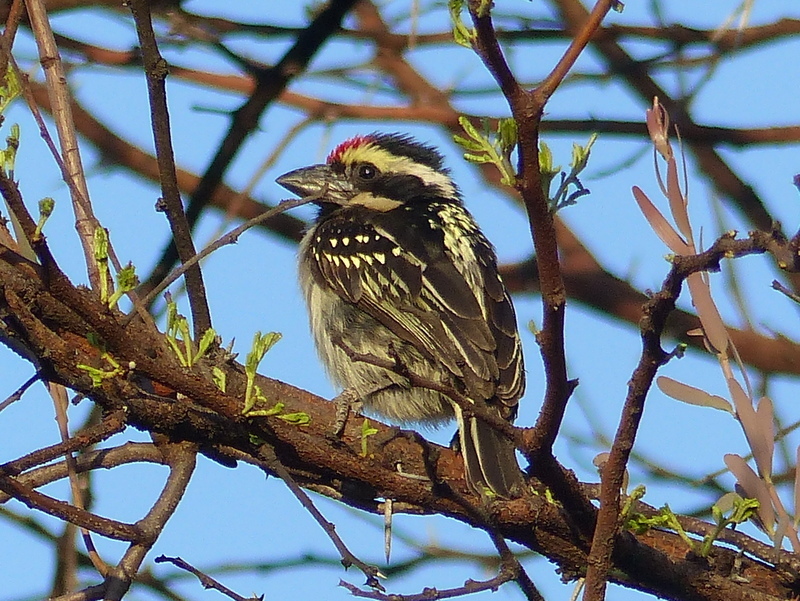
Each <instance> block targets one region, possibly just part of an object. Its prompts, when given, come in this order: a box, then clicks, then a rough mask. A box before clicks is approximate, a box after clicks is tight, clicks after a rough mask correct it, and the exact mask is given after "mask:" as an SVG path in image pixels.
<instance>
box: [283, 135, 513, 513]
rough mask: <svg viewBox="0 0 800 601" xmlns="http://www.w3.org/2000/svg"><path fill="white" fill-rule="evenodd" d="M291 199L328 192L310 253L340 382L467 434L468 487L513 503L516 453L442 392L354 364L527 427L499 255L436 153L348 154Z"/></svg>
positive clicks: (401, 148)
mask: <svg viewBox="0 0 800 601" xmlns="http://www.w3.org/2000/svg"><path fill="white" fill-rule="evenodd" d="M279 182H280V183H281V184H282V185H284V186H285V187H287V188H288V189H289V190H291V191H293V192H295V193H298V194H301V195H307V194H311V193H317V194H320V199H319V201H317V202H318V204H319V205H320V207H321V209H320V215H319V217H318V219H317V221H316V222H315V224H314V225H313V226H312V227H311V229H310V230H309V231H308V233H307V234H306V236H305V237H304V239H303V241H302V243H301V245H300V261H299V272H300V282H301V287H302V289H303V294H304V296H305V298H306V301H307V303H308V307H309V315H310V321H311V330H312V332H313V335H314V339H315V342H316V345H317V349H318V351H319V354H320V357H321V358H322V361H323V363H324V364H325V365H326V367H327V369H328V372H329V373H330V375H331V377H332V379H333V380H334V381H335V382H336V383H337V384H338V385H340V386H342V387H344V388H346V389H353V390H354V391H355V392H356V393H357V396H358V397H359V398H360V399H361V400H362V401H363V402H364V405H365V407H366V408H367V409H368V410H370V411H372V412H374V413H376V414H378V415H381V416H385V417H387V418H389V419H390V420H393V421H396V422H400V423H420V422H421V423H429V424H438V423H441V422H443V421H447V420H449V419H452V418H453V417H454V416H455V417H456V419H457V420H458V422H459V431H460V440H461V447H462V452H463V453H464V459H465V466H466V472H467V480H468V481H469V482H470V484H471V485H472V486H473V488H474V489H475V490H477V491H478V492H482V489H489V490H491V491H493V492H494V493H495V494H497V495H500V496H505V497H507V496H510V495H511V494H512V492H513V489H514V488H515V487H518V486H519V485H521V483H522V478H521V473H520V471H519V467H518V466H517V463H516V458H515V454H514V449H513V446H512V445H511V443H510V442H509V441H507V440H506V439H504V438H503V437H502V436H500V435H499V434H498V433H497V432H495V431H494V430H493V429H492V428H491V427H489V426H488V425H486V424H484V423H483V422H481V421H479V420H476V419H475V418H468V419H464V418H463V416H462V415H461V411H460V409H459V408H458V406H457V405H455V404H454V403H453V402H452V401H451V400H450V399H448V398H447V397H446V396H444V395H442V394H441V393H438V392H435V391H431V390H428V389H424V388H417V387H412V386H411V385H410V383H409V382H408V380H407V379H406V378H405V377H403V376H402V375H400V374H398V373H395V372H393V371H390V370H386V369H383V368H380V367H377V366H374V365H371V364H369V363H365V362H354V361H352V360H351V359H350V358H349V357H348V355H347V354H346V353H345V351H344V350H343V349H342V348H341V345H345V346H346V347H347V348H349V349H352V350H353V351H355V352H357V353H371V354H373V355H376V356H378V357H382V358H387V359H388V358H394V357H396V358H398V359H399V360H400V361H401V362H402V364H403V366H404V367H405V368H406V369H408V370H409V371H410V372H412V373H415V374H418V375H419V376H422V377H424V378H427V379H431V380H435V381H439V382H443V383H445V384H447V385H450V386H453V387H454V388H455V389H457V390H458V391H459V392H460V393H461V394H463V395H465V396H466V397H467V398H469V399H470V400H471V401H473V402H476V403H485V405H486V406H487V407H489V408H491V409H492V410H494V411H497V412H498V414H499V415H501V416H503V417H504V418H505V419H508V420H513V418H514V416H515V415H516V408H517V402H518V400H519V398H520V397H521V396H522V394H523V392H524V388H525V372H524V366H523V359H522V351H521V347H520V341H519V335H518V333H517V326H516V319H515V315H514V309H513V306H512V304H511V300H510V298H509V296H508V293H507V292H506V290H505V287H504V286H503V283H502V281H501V279H500V276H499V275H498V272H497V259H496V256H495V253H494V249H493V248H492V246H491V244H490V243H489V242H488V240H487V239H486V238H485V237H484V236H483V234H482V233H481V231H480V229H479V228H478V226H477V224H476V223H475V221H474V219H473V218H472V216H471V215H470V214H469V213H468V212H467V210H466V209H465V208H464V207H463V204H462V202H461V199H460V196H459V193H458V190H457V188H456V186H455V184H453V182H452V181H451V180H450V177H449V174H448V173H447V171H446V170H445V169H443V167H442V158H441V156H440V155H439V154H438V152H436V151H435V150H434V149H433V148H431V147H428V146H425V145H421V144H419V143H417V142H415V141H413V140H411V139H410V138H407V137H404V136H398V135H396V134H373V135H370V136H359V137H357V138H354V139H351V140H348V141H346V142H344V143H342V144H340V145H339V146H338V147H337V148H336V149H334V151H333V152H331V154H330V156H329V158H328V162H327V163H326V164H325V165H318V166H313V167H309V168H305V169H300V170H297V171H294V172H291V173H289V174H286V175H285V176H283V177H282V178H280V179H279Z"/></svg>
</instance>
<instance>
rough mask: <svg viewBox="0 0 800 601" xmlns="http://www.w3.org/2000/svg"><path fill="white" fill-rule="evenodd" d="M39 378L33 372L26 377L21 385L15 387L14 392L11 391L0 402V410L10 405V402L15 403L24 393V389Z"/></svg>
mask: <svg viewBox="0 0 800 601" xmlns="http://www.w3.org/2000/svg"><path fill="white" fill-rule="evenodd" d="M38 380H39V374H34V375H32V376H31V377H30V378H28V379H27V380H26V381H25V382H24V383H23V384H22V386H20V387H19V388H17V389H16V390H15V391H14V392H12V393H11V394H10V395H8V397H7V398H6V400H4V401H3V402H2V403H0V411H2V410H3V409H5V408H6V407H8V406H9V405H11V404H12V403H16V402H17V401H18V400H20V399H21V398H22V395H23V394H25V391H26V390H28V388H30V387H31V386H32V385H33V383H34V382H36V381H38Z"/></svg>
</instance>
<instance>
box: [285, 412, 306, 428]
mask: <svg viewBox="0 0 800 601" xmlns="http://www.w3.org/2000/svg"><path fill="white" fill-rule="evenodd" d="M278 419H282V420H284V421H286V422H289V423H290V424H292V425H293V426H305V425H308V424H310V423H311V416H310V415H309V414H308V413H305V412H303V411H297V412H295V413H284V414H283V415H279V416H278Z"/></svg>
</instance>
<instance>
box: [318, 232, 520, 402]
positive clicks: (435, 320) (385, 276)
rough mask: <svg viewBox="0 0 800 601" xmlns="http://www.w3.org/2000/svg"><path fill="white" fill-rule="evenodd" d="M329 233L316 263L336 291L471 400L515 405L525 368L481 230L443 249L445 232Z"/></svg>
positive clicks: (513, 323)
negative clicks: (445, 375) (451, 379)
mask: <svg viewBox="0 0 800 601" xmlns="http://www.w3.org/2000/svg"><path fill="white" fill-rule="evenodd" d="M326 227H328V228H329V229H330V228H336V229H335V232H336V234H335V235H332V232H331V231H328V232H325V236H323V238H324V239H327V240H328V242H327V245H325V246H324V247H323V248H322V250H321V251H320V252H317V253H316V254H315V256H314V258H315V260H316V263H317V267H318V270H317V273H318V274H319V276H320V277H322V278H323V279H324V281H325V283H326V284H327V285H328V286H329V287H330V288H331V289H332V290H334V291H335V292H336V294H338V295H339V296H340V297H342V298H343V299H345V300H347V301H349V302H351V303H354V304H355V305H357V306H358V307H360V308H361V309H362V310H363V311H365V312H366V313H367V314H369V315H371V316H372V317H373V318H375V319H376V320H377V321H378V322H380V323H381V324H383V325H384V326H385V327H387V328H388V329H389V330H391V331H392V332H393V333H394V334H395V335H397V336H398V337H400V338H401V339H402V340H404V341H406V342H408V343H410V344H411V345H413V346H414V347H415V348H417V350H419V351H420V352H422V353H423V355H425V356H427V357H428V358H429V359H430V360H432V361H439V362H441V364H442V365H443V366H444V367H445V368H446V369H447V370H448V371H449V372H450V373H451V374H452V375H453V376H455V378H456V379H457V381H460V382H463V384H464V386H465V390H464V392H465V393H466V394H467V395H468V396H470V398H474V399H478V398H480V399H491V398H494V397H496V398H498V399H499V400H501V401H502V402H503V403H504V404H505V405H507V406H509V407H513V406H515V405H516V402H517V400H518V399H519V397H520V396H521V395H522V392H523V389H524V370H523V367H522V354H521V350H520V346H519V336H518V334H517V328H516V320H515V317H514V310H513V307H512V305H511V302H510V300H509V298H508V295H507V293H506V291H505V288H504V287H503V285H502V282H501V281H500V280H499V277H498V275H497V268H496V264H495V259H494V253H493V251H492V249H491V246H490V245H489V243H488V242H487V241H486V240H485V238H483V236H482V235H481V234H480V232H479V231H478V230H477V228H475V230H474V231H473V232H467V233H466V234H465V237H464V238H463V239H459V241H458V242H453V241H451V245H450V246H448V244H447V240H445V239H444V234H443V233H442V232H441V230H429V231H426V232H424V235H423V233H422V232H420V231H419V229H418V228H417V229H415V228H405V229H399V228H397V227H395V226H394V225H393V223H392V222H391V221H390V220H383V222H381V221H380V220H375V221H373V222H370V223H364V222H358V223H357V224H356V223H354V222H353V221H349V222H339V223H338V224H337V223H336V222H333V223H329V224H327V225H326ZM422 227H424V224H423V226H422ZM437 237H438V239H437ZM331 239H335V240H336V242H335V243H334V244H333V245H331V243H330V240H331ZM456 254H458V255H459V256H455V255H456Z"/></svg>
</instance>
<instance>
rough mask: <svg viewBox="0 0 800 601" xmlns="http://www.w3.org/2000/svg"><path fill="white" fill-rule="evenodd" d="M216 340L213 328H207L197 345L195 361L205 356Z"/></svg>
mask: <svg viewBox="0 0 800 601" xmlns="http://www.w3.org/2000/svg"><path fill="white" fill-rule="evenodd" d="M216 339H217V333H216V331H214V328H208V329H207V330H206V331H205V333H204V334H203V337H202V338H201V339H200V344H198V345H197V356H196V357H195V361H197V359H199V358H200V357H202V356H203V355H205V354H206V351H208V349H209V348H211V345H212V344H213V343H214V341H215V340H216Z"/></svg>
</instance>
